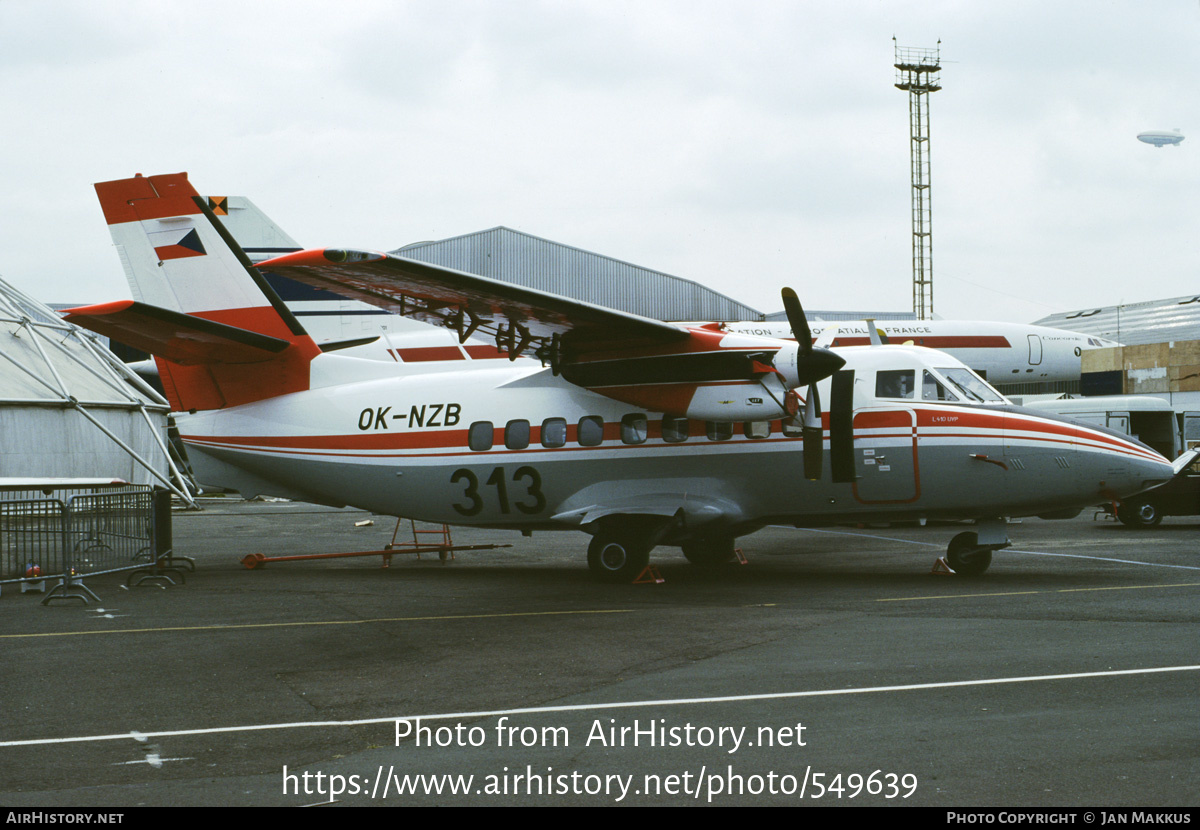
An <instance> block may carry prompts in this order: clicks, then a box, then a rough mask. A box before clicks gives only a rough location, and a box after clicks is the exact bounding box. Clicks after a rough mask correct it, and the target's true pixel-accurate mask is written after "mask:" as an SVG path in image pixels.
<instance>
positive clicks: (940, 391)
mask: <svg viewBox="0 0 1200 830" xmlns="http://www.w3.org/2000/svg"><path fill="white" fill-rule="evenodd" d="M921 400H923V401H956V400H958V396H957V395H955V394H954V393H953V392H951V391H950V390H949V389H947V388H946V387H945V386H943V385H942V382H941V381H940V380H938V379H937V378H935V377H934V376H933V373H932V372H930V371H929V370H928V369H926V370H925V374H924V377H923V378H922V379H921Z"/></svg>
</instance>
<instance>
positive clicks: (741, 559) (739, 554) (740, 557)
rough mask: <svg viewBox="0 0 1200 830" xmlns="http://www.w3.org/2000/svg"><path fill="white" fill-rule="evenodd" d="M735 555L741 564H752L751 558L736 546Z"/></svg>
mask: <svg viewBox="0 0 1200 830" xmlns="http://www.w3.org/2000/svg"><path fill="white" fill-rule="evenodd" d="M733 555H734V556H736V557H737V561H738V564H739V565H749V564H750V560H749V559H747V558H746V554H744V553H742V549H741V548H734V549H733Z"/></svg>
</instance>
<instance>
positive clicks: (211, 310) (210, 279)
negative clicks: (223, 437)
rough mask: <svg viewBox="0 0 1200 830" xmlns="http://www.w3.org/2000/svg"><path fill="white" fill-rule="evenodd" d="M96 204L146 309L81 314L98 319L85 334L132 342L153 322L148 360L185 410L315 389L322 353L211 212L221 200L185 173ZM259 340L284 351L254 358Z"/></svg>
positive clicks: (126, 184)
mask: <svg viewBox="0 0 1200 830" xmlns="http://www.w3.org/2000/svg"><path fill="white" fill-rule="evenodd" d="M96 194H97V196H99V198H100V206H101V208H102V209H103V211H104V218H105V219H106V220H107V222H108V227H109V232H110V233H111V234H112V238H113V242H114V243H115V244H116V246H117V249H118V253H119V254H120V257H121V263H122V265H123V266H124V268H125V275H126V278H127V279H128V280H129V285H130V288H131V290H132V291H133V294H134V298H135V299H136V300H137V301H138V302H136V303H134V304H132V305H131V306H124V307H120V308H107V310H106V311H105V313H103V314H99V313H95V310H96V307H93V308H92V309H80V310H79V311H80V312H84V311H91V312H93V313H90V314H80V315H79V317H80V320H79V321H80V323H81V324H83V325H87V326H89V327H93V328H96V325H95V324H97V323H98V322H99V325H100V326H102V327H107V328H109V329H112V328H114V327H116V328H118V329H119V328H122V327H124V329H125V330H126V333H129V331H131V330H132V329H134V328H136V327H137V325H140V324H144V323H147V322H148V321H149V320H150V319H151V318H152V319H153V322H154V330H155V331H156V332H157V333H156V334H154V335H152V336H150V337H149V341H153V342H150V346H151V348H150V349H149V350H150V351H151V353H152V354H154V355H155V358H156V359H157V361H158V363H159V371H160V373H161V375H162V378H163V386H164V388H165V389H166V390H167V392H168V397H169V399H170V401H171V404H172V406H173V407H174V408H176V409H177V410H193V409H215V408H220V407H223V406H235V405H238V404H242V403H249V402H251V401H255V400H262V399H263V398H268V397H275V396H276V395H279V394H286V393H287V392H295V391H300V390H303V389H307V388H308V383H309V375H308V368H309V363H310V362H311V360H312V359H313V357H315V356H316V355H318V354H320V349H319V348H317V346H316V344H315V343H314V342H313V340H312V338H311V337H309V336H308V334H307V333H306V332H305V331H304V327H303V326H301V325H300V323H299V321H297V320H296V318H295V316H294V315H293V314H292V313H291V311H289V310H288V308H287V306H286V305H284V303H283V301H282V300H280V299H279V296H278V295H277V294H276V293H275V291H274V290H273V289H272V288H271V286H270V285H269V284H268V283H267V282H266V280H265V279H264V278H263V276H262V275H261V274H260V273H258V271H257V270H256V269H255V268H254V267H253V266H252V265H251V263H250V260H249V259H248V258H247V257H246V254H245V252H244V251H243V250H242V249H241V248H240V247H239V246H238V244H237V242H236V241H234V239H233V237H232V235H230V233H229V232H228V230H226V229H225V227H224V226H223V225H222V224H221V221H220V219H219V218H218V216H217V213H216V212H214V209H213V207H214V205H213V204H212V203H217V200H212V199H205V198H203V197H201V196H200V195H199V194H198V193H197V192H196V189H195V188H194V187H192V185H191V183H190V182H189V181H188V178H187V174H186V173H173V174H169V175H162V176H148V177H144V176H140V175H139V176H135V177H133V178H131V179H121V180H118V181H111V182H101V183H98V184H97V185H96ZM216 206H217V209H218V210H221V206H220V204H219V203H217V204H216ZM118 305H119V304H118ZM172 312H173V313H175V314H176V315H180V316H184V315H186V317H190V318H193V322H192V323H189V322H188V321H187V320H186V319H180V318H179V317H170V314H171V313H172ZM83 318H87V319H86V320H85V319H83ZM167 320H169V321H170V322H169V323H168V322H166V321H167ZM100 321H103V322H100ZM205 321H207V323H215V324H219V325H221V326H224V327H228V329H229V331H226V332H225V339H224V340H222V338H221V337H219V336H213V335H212V334H211V326H210V327H207V328H206V325H205ZM97 330H100V328H97ZM201 330H203V331H206V332H208V333H207V334H201V333H200V331H201ZM239 331H240V332H242V333H243V334H240V335H239V334H235V332H239ZM101 333H108V332H105V331H101ZM255 334H256V335H263V336H265V337H266V338H271V339H274V340H276V341H281V342H282V343H283V344H284V345H283V348H282V349H281V350H276V351H271V350H262V351H260V352H258V353H254V351H253V349H250V347H248V346H246V345H245V343H244V342H241V341H246V340H252V339H253V338H252V337H250V335H255ZM114 336H115V337H116V339H122V338H121V335H120V334H116V335H114ZM205 337H208V338H209V339H208V341H207V344H208V345H207V346H206V349H207V350H206V351H205V353H204V356H203V358H202V359H199V360H197V359H194V358H195V355H194V354H191V357H190V358H189V353H188V352H187V351H186V350H183V351H181V350H180V347H179V343H180V342H181V341H193V342H194V341H196V340H197V339H198V338H199V339H201V340H203V339H204V338H205ZM125 342H127V341H125ZM248 349H249V352H248V351H247V350H248ZM222 355H224V356H222ZM181 360H182V362H181Z"/></svg>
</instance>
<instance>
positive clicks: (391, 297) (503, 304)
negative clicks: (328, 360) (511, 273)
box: [258, 248, 689, 360]
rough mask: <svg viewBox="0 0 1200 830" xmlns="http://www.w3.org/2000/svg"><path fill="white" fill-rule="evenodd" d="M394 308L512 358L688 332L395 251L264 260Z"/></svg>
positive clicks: (300, 278) (676, 338) (670, 338)
mask: <svg viewBox="0 0 1200 830" xmlns="http://www.w3.org/2000/svg"><path fill="white" fill-rule="evenodd" d="M258 268H259V269H260V270H263V271H270V272H272V273H276V274H279V275H281V276H284V277H287V278H289V279H293V280H296V281H297V282H301V283H304V284H305V285H309V286H312V287H314V288H322V289H326V290H329V291H334V292H336V293H338V294H341V295H342V296H344V297H347V298H349V299H354V300H359V301H361V302H364V303H368V304H370V305H373V306H377V307H379V308H383V309H385V310H387V311H390V312H392V313H393V314H399V315H402V316H404V317H410V318H413V319H416V320H420V321H422V322H426V323H432V324H434V325H441V326H445V327H447V328H450V329H452V330H454V331H455V332H457V333H458V335H459V338H460V340H463V341H465V340H466V339H467V338H468V337H471V336H472V335H479V334H483V335H491V336H493V337H495V339H496V345H497V346H498V347H499V348H501V349H503V350H504V351H506V352H507V353H508V355H509V357H510V358H516V357H518V356H520V355H522V354H526V353H533V354H536V355H537V356H539V357H543V359H545V360H554V359H556V358H557V354H554V355H553V357H552V356H551V353H552V352H555V353H556V352H557V351H558V349H557V348H554V346H555V344H558V345H561V346H562V347H565V348H568V349H571V350H576V351H594V350H610V349H620V348H623V347H632V346H653V345H667V344H674V343H682V342H683V341H686V340H687V339H688V337H689V335H688V333H687V332H686V331H685V330H683V329H681V328H679V327H677V326H673V325H670V324H668V323H664V322H662V321H659V320H651V319H649V318H647V317H640V316H638V315H636V314H629V313H627V312H624V311H617V310H615V309H611V308H605V307H603V306H598V305H593V304H591V303H585V302H582V301H580V300H573V299H570V298H567V297H563V296H560V295H558V294H551V293H549V292H546V291H538V290H537V289H533V288H525V287H524V286H520V285H514V284H512V283H508V282H503V281H501V280H495V279H490V278H488V277H481V276H478V275H475V274H468V273H465V272H463V271H456V270H454V269H451V268H443V267H441V266H438V265H431V264H430V263H427V262H418V261H417V260H413V259H407V258H405V257H398V256H392V255H390V254H383V253H376V252H366V251H352V250H338V249H332V248H331V249H323V250H322V249H314V250H308V251H299V252H296V253H293V254H285V255H284V256H280V257H276V258H274V259H270V260H266V261H265V262H261V263H259V265H258Z"/></svg>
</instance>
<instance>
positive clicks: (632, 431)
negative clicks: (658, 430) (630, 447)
mask: <svg viewBox="0 0 1200 830" xmlns="http://www.w3.org/2000/svg"><path fill="white" fill-rule="evenodd" d="M649 434H650V426H649V424H648V423H647V421H646V416H645V415H643V414H641V413H640V412H635V413H632V414H630V415H626V416H625V417H624V418H622V419H621V441H623V442H624V443H626V444H642V443H645V441H646V436H647V435H649Z"/></svg>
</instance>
